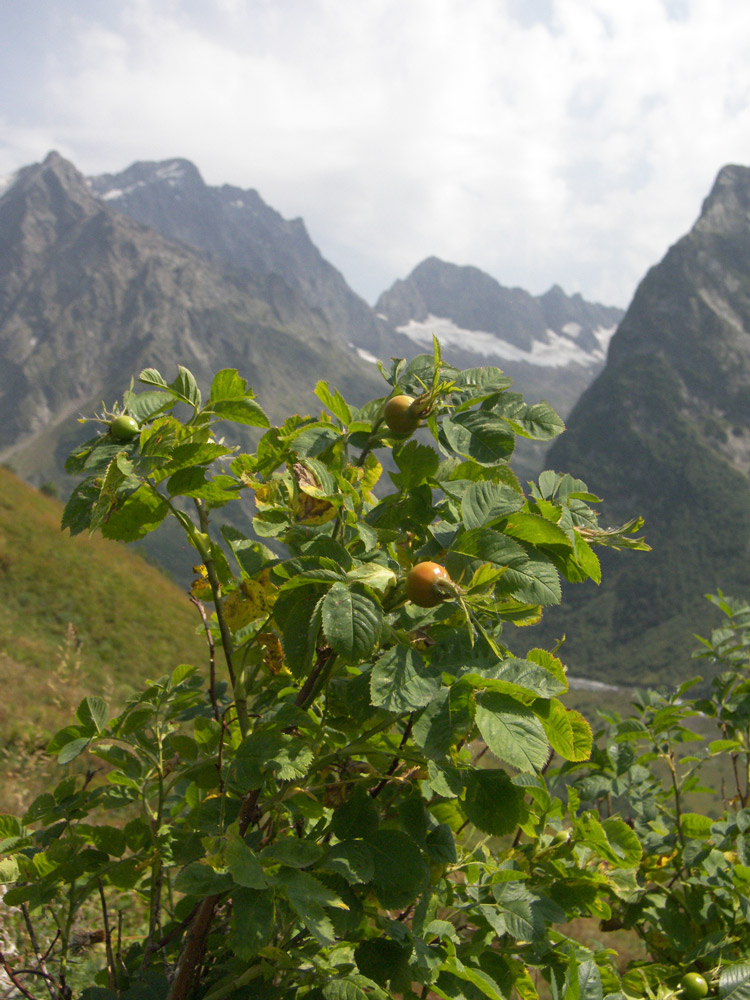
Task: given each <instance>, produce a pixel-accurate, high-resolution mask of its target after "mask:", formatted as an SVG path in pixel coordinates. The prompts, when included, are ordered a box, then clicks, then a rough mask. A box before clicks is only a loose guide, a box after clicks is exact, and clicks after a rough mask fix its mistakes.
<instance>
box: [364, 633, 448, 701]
mask: <svg viewBox="0 0 750 1000" xmlns="http://www.w3.org/2000/svg"><path fill="white" fill-rule="evenodd" d="M441 682H442V679H441V673H440V672H439V671H437V670H434V669H432V668H431V667H430V666H429V665H428V664H427V663H425V661H424V659H423V657H422V656H421V654H420V653H419V652H418V651H417V650H415V649H411V648H410V647H406V646H394V647H393V648H392V649H389V650H388V651H387V652H386V653H384V654H383V655H382V656H381V657H380V659H379V660H378V661H377V662H376V664H375V666H374V667H373V668H372V672H371V675H370V694H371V698H372V704H373V705H375V706H376V707H378V708H384V709H385V710H386V711H388V712H399V713H400V712H413V711H414V710H415V709H417V708H423V707H424V706H425V705H427V704H428V703H429V702H430V701H431V700H432V699H433V698H434V697H435V695H436V694H437V693H438V691H439V690H440V685H441Z"/></svg>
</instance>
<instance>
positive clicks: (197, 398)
mask: <svg viewBox="0 0 750 1000" xmlns="http://www.w3.org/2000/svg"><path fill="white" fill-rule="evenodd" d="M177 371H178V372H179V374H178V376H177V378H176V379H175V380H174V382H170V384H169V385H168V386H167V390H168V391H170V392H172V393H174V395H175V396H176V397H177V398H178V399H181V400H182V401H183V402H184V403H188V404H189V405H190V406H192V407H194V408H195V409H196V410H197V409H198V407H199V406H200V405H201V394H200V390H199V388H198V383H197V382H196V381H195V376H194V375H193V373H192V372H190V371H188V369H187V368H184V367H183V366H182V365H177ZM141 381H142V380H141Z"/></svg>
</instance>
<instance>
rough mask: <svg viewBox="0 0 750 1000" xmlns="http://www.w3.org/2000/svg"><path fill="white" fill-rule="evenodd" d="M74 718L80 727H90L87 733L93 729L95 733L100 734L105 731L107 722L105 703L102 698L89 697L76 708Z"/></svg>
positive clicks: (107, 715)
mask: <svg viewBox="0 0 750 1000" xmlns="http://www.w3.org/2000/svg"><path fill="white" fill-rule="evenodd" d="M76 718H77V719H78V721H79V722H80V723H81V725H82V726H85V727H86V728H89V727H90V728H89V731H91V729H93V730H94V731H96V732H97V733H100V732H101V731H102V730H103V729H106V727H107V722H108V721H109V714H108V709H107V703H106V701H104V699H103V698H97V697H96V696H94V695H89V696H88V697H86V698H84V699H83V701H82V702H81V704H80V705H79V706H78V709H77V711H76Z"/></svg>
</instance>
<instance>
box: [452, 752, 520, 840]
mask: <svg viewBox="0 0 750 1000" xmlns="http://www.w3.org/2000/svg"><path fill="white" fill-rule="evenodd" d="M464 780H465V782H466V797H465V799H464V810H465V812H466V817H467V819H468V820H469V821H470V822H471V823H473V824H474V826H475V827H476V828H477V829H478V830H481V831H482V832H483V833H490V834H493V835H495V836H498V837H499V836H502V835H503V834H505V833H511V832H512V831H514V830H515V829H516V828H517V827H518V825H519V824H520V823H521V822H522V821H523V819H524V815H525V808H524V803H523V790H522V789H520V788H516V786H515V785H514V784H513V783H512V781H511V780H510V776H509V775H508V773H507V771H504V770H502V769H501V768H477V769H476V770H474V771H467V772H465V773H464Z"/></svg>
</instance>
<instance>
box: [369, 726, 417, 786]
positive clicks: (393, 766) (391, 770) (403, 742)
mask: <svg viewBox="0 0 750 1000" xmlns="http://www.w3.org/2000/svg"><path fill="white" fill-rule="evenodd" d="M413 725H414V712H412V714H411V715H410V716H409V719H408V721H407V723H406V727H405V728H404V733H403V736H402V737H401V742H400V743H399V745H398V749H399V751H401V750H403V748H404V747H405V746H406V744H407V742H408V740H409V737H410V736H411V729H412V726H413ZM400 763H401V757H400V756H399V754H396V755H395V757H394V758H393V760H392V761H391V764H390V767H389V768H388V770H387V771H386V775H385V777H384V778H381V780H380V781H379V782H378V783H377V785H375V787H374V788H373V789H372V791H371V792H370V797H371V798H373V799H374V798H376V797H377V796H378V795H380V793H381V792H382V791H383V789H384V788H385V786H386V785H387V784H388V779H389V778H390V777H391V775H392V774H393V773H394V772H395V770H396V768H397V767H398V765H399V764H400Z"/></svg>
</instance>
